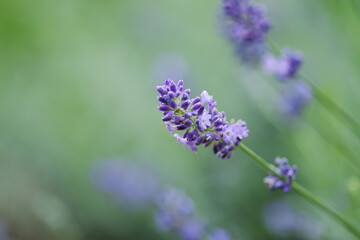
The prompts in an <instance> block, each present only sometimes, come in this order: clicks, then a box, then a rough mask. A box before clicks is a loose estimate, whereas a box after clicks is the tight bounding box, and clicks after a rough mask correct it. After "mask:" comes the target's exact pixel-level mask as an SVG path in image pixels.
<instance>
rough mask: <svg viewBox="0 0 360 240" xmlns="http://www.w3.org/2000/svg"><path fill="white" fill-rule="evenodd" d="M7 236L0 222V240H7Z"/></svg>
mask: <svg viewBox="0 0 360 240" xmlns="http://www.w3.org/2000/svg"><path fill="white" fill-rule="evenodd" d="M8 239H9V236H8V233H7V230H6V228H5V225H4V224H3V222H2V221H0V240H8Z"/></svg>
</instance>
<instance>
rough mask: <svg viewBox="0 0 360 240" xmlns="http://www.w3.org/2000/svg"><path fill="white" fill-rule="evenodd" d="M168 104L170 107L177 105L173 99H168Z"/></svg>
mask: <svg viewBox="0 0 360 240" xmlns="http://www.w3.org/2000/svg"><path fill="white" fill-rule="evenodd" d="M169 105H170V107H171V108H176V107H177V104H176V102H174V101H173V100H170V102H169Z"/></svg>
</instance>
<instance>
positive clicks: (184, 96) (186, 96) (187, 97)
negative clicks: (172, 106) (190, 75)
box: [181, 93, 189, 101]
mask: <svg viewBox="0 0 360 240" xmlns="http://www.w3.org/2000/svg"><path fill="white" fill-rule="evenodd" d="M188 99H189V95H188V94H186V93H184V94H183V95H182V98H181V100H182V101H184V100H188Z"/></svg>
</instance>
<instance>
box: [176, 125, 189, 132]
mask: <svg viewBox="0 0 360 240" xmlns="http://www.w3.org/2000/svg"><path fill="white" fill-rule="evenodd" d="M188 128H189V127H188V126H186V125H184V124H180V125H179V126H177V130H180V131H181V130H185V129H188Z"/></svg>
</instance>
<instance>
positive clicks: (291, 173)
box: [264, 157, 297, 193]
mask: <svg viewBox="0 0 360 240" xmlns="http://www.w3.org/2000/svg"><path fill="white" fill-rule="evenodd" d="M275 163H276V165H277V168H276V171H277V173H278V174H279V175H281V176H282V177H284V180H282V179H280V178H279V177H278V176H276V175H274V174H272V173H269V176H268V177H266V178H265V179H264V183H265V184H266V185H267V186H268V187H269V188H270V189H271V190H274V189H283V191H284V192H285V193H286V192H289V191H290V188H291V183H292V181H293V180H294V179H295V176H296V172H297V166H296V165H294V166H292V167H291V166H290V165H289V163H288V160H287V159H286V158H279V157H277V158H276V159H275Z"/></svg>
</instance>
